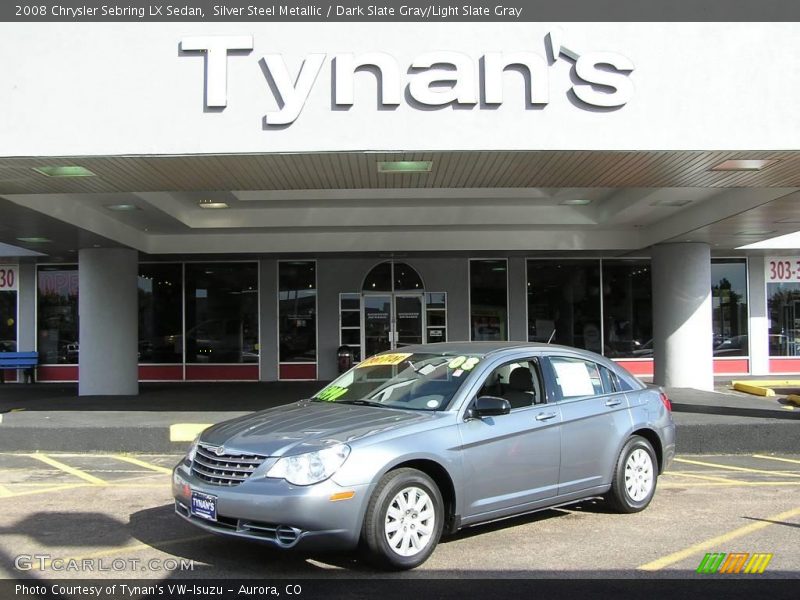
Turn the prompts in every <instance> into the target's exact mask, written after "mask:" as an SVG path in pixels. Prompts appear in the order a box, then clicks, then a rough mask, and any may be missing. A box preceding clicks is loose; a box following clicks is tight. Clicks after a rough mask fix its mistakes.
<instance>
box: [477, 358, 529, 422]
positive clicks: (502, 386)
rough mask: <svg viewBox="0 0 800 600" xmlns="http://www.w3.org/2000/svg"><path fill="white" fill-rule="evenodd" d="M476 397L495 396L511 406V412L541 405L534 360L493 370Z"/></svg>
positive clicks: (517, 362) (501, 366)
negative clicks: (506, 401)
mask: <svg viewBox="0 0 800 600" xmlns="http://www.w3.org/2000/svg"><path fill="white" fill-rule="evenodd" d="M478 396H496V397H498V398H504V399H506V400H508V402H509V403H510V404H511V410H515V409H518V408H525V407H528V406H532V405H534V404H541V403H542V402H544V400H545V398H544V395H543V387H542V378H541V374H540V371H539V365H538V363H537V361H536V360H535V359H531V360H521V361H514V362H508V363H505V364H503V365H500V366H499V367H497V368H495V369H494V370H493V371H492V372H491V373H490V374H489V376H488V377H487V378H486V379H485V380H484V382H483V385H482V386H481V388H480V391H479V392H478Z"/></svg>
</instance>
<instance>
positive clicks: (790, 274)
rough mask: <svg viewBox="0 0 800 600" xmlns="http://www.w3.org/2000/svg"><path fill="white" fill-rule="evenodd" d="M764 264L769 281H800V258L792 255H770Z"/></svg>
mask: <svg viewBox="0 0 800 600" xmlns="http://www.w3.org/2000/svg"><path fill="white" fill-rule="evenodd" d="M764 266H765V267H766V269H767V281H769V282H776V281H800V258H796V257H790V256H768V257H767V258H766V261H765V264H764Z"/></svg>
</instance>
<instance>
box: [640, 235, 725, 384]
mask: <svg viewBox="0 0 800 600" xmlns="http://www.w3.org/2000/svg"><path fill="white" fill-rule="evenodd" d="M653 356H654V359H655V376H654V378H653V381H654V382H655V383H656V384H658V385H663V386H667V387H691V388H697V389H701V390H713V389H714V360H713V359H714V357H713V350H712V327H711V250H710V248H709V246H708V244H702V243H688V242H687V243H676V244H659V245H657V246H654V247H653Z"/></svg>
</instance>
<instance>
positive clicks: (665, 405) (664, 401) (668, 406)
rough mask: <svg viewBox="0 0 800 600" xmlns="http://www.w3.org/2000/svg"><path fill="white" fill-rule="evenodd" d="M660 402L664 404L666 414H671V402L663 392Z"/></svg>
mask: <svg viewBox="0 0 800 600" xmlns="http://www.w3.org/2000/svg"><path fill="white" fill-rule="evenodd" d="M660 395H661V402H663V403H664V407H665V408H666V409H667V412H672V402H670V401H669V397H668V396H667V394H665V393H664V392H661V394H660Z"/></svg>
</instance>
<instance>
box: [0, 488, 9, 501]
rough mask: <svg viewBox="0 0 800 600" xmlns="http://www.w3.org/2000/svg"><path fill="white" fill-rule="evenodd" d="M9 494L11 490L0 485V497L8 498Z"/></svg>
mask: <svg viewBox="0 0 800 600" xmlns="http://www.w3.org/2000/svg"><path fill="white" fill-rule="evenodd" d="M9 496H11V490H9V489H8V488H7V487H4V486H2V485H0V498H8V497H9Z"/></svg>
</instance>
